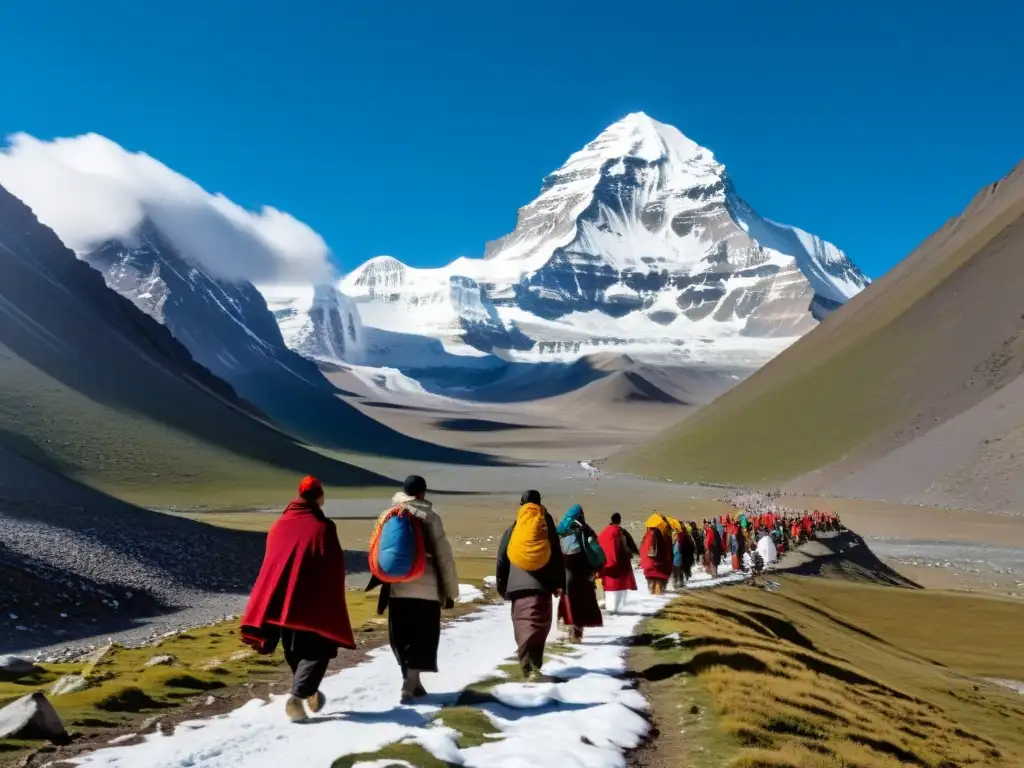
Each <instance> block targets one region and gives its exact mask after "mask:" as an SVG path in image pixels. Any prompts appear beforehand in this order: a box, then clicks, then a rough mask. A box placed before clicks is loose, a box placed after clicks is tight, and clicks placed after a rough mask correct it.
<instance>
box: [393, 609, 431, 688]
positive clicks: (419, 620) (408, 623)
mask: <svg viewBox="0 0 1024 768" xmlns="http://www.w3.org/2000/svg"><path fill="white" fill-rule="evenodd" d="M388 639H389V640H390V642H391V651H392V653H394V654H395V658H396V659H397V660H398V666H399V667H401V668H402V674H403V675H404V674H405V673H406V672H407V671H409V670H413V671H416V672H437V646H438V645H439V644H440V642H441V604H440V603H439V602H438V601H437V600H419V599H417V598H413V597H392V598H391V599H390V600H389V601H388Z"/></svg>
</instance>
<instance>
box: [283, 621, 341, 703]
mask: <svg viewBox="0 0 1024 768" xmlns="http://www.w3.org/2000/svg"><path fill="white" fill-rule="evenodd" d="M281 645H282V647H283V649H284V660H285V661H286V662H288V666H289V667H290V668H291V670H292V696H298V697H299V698H300V699H308V698H309V697H310V696H312V695H313V694H314V693H316V692H317V691H318V690H320V683H322V682H323V679H324V675H326V674H327V665H328V664H330V663H331V659H333V658H334V657H335V656H337V655H338V646H337V644H335V643H333V642H331V641H330V640H328V639H327V638H325V637H321V636H320V635H318V634H316V633H315V632H301V631H299V630H293V629H283V630H281Z"/></svg>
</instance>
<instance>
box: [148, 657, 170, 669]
mask: <svg viewBox="0 0 1024 768" xmlns="http://www.w3.org/2000/svg"><path fill="white" fill-rule="evenodd" d="M173 663H174V657H173V656H170V655H168V654H164V655H163V656H154V657H153V658H151V659H150V660H149V661H147V662H146V663H145V664H144V665H143V666H144V667H147V668H148V667H161V666H168V665H169V664H173Z"/></svg>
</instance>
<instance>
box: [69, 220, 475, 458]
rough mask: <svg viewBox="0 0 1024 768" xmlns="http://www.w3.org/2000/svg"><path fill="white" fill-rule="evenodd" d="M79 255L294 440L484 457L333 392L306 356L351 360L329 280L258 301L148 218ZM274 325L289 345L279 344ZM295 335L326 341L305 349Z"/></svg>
mask: <svg viewBox="0 0 1024 768" xmlns="http://www.w3.org/2000/svg"><path fill="white" fill-rule="evenodd" d="M84 258H85V260H86V261H88V262H89V263H90V264H91V265H92V266H93V267H95V268H96V269H97V270H99V271H100V272H101V273H102V274H103V276H104V279H105V280H106V282H107V285H108V286H109V287H111V288H113V289H114V290H116V291H117V292H118V293H120V294H121V295H122V296H125V297H126V298H128V299H131V301H132V302H133V303H134V304H135V305H136V306H137V307H138V308H139V309H141V310H143V311H144V312H145V313H146V314H148V315H150V316H151V317H153V318H154V319H156V320H158V321H159V322H160V323H162V324H163V325H164V326H166V327H167V328H168V329H169V330H170V331H171V333H172V334H173V335H174V338H176V339H177V340H178V341H180V342H181V343H182V344H183V345H184V346H185V347H186V348H187V349H188V350H189V352H190V353H191V354H192V356H193V357H194V358H195V359H196V360H197V361H199V362H200V363H202V364H203V365H205V366H206V367H207V368H209V369H210V370H211V371H213V372H214V373H215V374H216V375H218V376H220V377H221V378H223V379H224V380H225V381H227V382H229V383H230V384H231V385H232V386H233V387H235V389H237V390H238V392H239V393H240V394H242V395H243V396H244V397H246V398H247V399H248V400H250V401H251V402H253V403H255V404H256V405H257V406H258V407H259V408H260V409H262V410H263V412H264V413H266V414H268V415H269V416H270V417H271V418H272V419H273V420H274V421H275V422H276V423H278V424H280V425H281V426H282V427H284V428H285V429H286V430H288V431H289V432H291V433H292V434H294V435H296V436H298V437H301V438H302V439H303V440H306V441H309V442H311V443H315V444H318V445H324V446H329V447H332V448H335V449H338V450H351V451H356V452H366V453H375V454H381V455H388V456H396V457H402V458H409V459H423V460H425V459H433V460H437V461H442V460H443V461H451V462H455V463H473V464H478V463H489V462H490V459H489V458H488V457H485V456H480V455H477V454H472V453H469V452H463V451H454V450H448V449H444V448H440V447H437V446H434V445H432V444H429V443H425V442H423V441H420V440H416V439H413V438H410V437H408V436H406V435H403V434H401V433H399V432H397V431H395V430H392V429H391V428H389V427H386V426H384V425H383V424H381V423H379V422H377V421H375V420H374V419H372V418H370V417H369V416H366V415H365V414H363V413H361V412H360V411H359V410H358V409H356V408H354V407H352V406H351V405H350V404H348V403H346V402H344V401H343V400H342V399H341V398H340V397H339V396H338V395H339V394H340V393H339V391H338V390H337V388H336V387H335V386H334V385H333V384H331V383H330V382H329V381H328V380H327V379H326V378H325V377H324V375H323V373H322V372H321V371H320V370H319V368H318V367H317V364H316V363H315V362H313V361H312V360H311V359H309V358H312V357H321V358H324V357H334V358H341V357H346V358H351V356H352V355H354V354H355V353H356V350H357V348H358V340H359V337H360V335H361V330H360V327H359V325H358V319H357V316H356V315H355V314H354V313H353V312H351V311H346V309H347V308H348V307H349V305H350V302H349V301H348V300H347V299H346V298H345V297H344V296H342V295H341V294H340V293H338V292H337V290H335V289H334V288H333V287H331V286H327V287H318V288H309V289H305V288H303V289H301V290H299V291H289V290H286V289H279V291H278V293H276V294H275V293H273V292H272V291H270V290H266V298H265V296H264V293H262V292H261V291H259V290H257V289H256V287H255V286H253V284H252V283H250V282H248V281H245V280H229V279H225V278H222V277H218V276H215V275H213V274H211V273H210V271H208V270H207V269H204V267H203V266H202V265H200V264H199V262H198V261H197V260H196V259H192V258H189V257H188V256H187V255H186V254H185V253H183V252H182V251H180V250H179V249H178V248H177V247H175V246H174V245H173V241H172V239H171V238H170V237H169V236H168V234H167V232H165V230H164V229H163V228H162V227H160V226H159V225H157V224H155V223H154V222H153V221H151V220H145V221H143V223H142V224H141V225H140V226H139V227H138V228H137V229H136V230H134V231H133V232H132V233H130V235H128V236H126V237H124V238H121V239H117V240H109V241H107V242H106V243H103V244H102V245H100V246H99V247H97V248H96V249H95V250H93V251H91V252H90V253H87V254H84ZM268 302H269V303H268ZM282 328H284V329H286V330H287V332H288V333H289V341H290V343H291V345H292V346H294V347H295V349H292V348H290V347H289V346H288V345H286V344H285V340H284V337H283V335H282ZM304 338H305V339H307V340H316V342H317V343H318V344H325V345H327V346H326V347H324V348H323V349H321V348H320V347H315V348H314V347H313V346H310V345H309V344H308V343H307V344H306V345H305V346H304V345H303V342H302V339H304ZM296 349H297V350H298V351H296ZM299 352H302V353H304V354H305V355H307V356H303V354H300V353H299Z"/></svg>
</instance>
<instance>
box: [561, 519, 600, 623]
mask: <svg viewBox="0 0 1024 768" xmlns="http://www.w3.org/2000/svg"><path fill="white" fill-rule="evenodd" d="M555 530H556V532H557V533H558V536H559V538H560V541H561V548H562V559H563V562H564V563H565V591H564V592H563V593H562V597H561V599H560V600H559V601H558V618H559V620H560V621H562V622H563V623H564V624H565V626H566V628H567V630H568V633H569V642H570V643H579V642H582V641H583V630H584V629H586V628H587V627H600V626H603V625H604V618H603V617H602V616H601V606H600V605H598V603H597V589H596V587H595V586H594V576H595V575H596V574H597V571H598V568H600V567H602V566H603V565H604V562H602V563H600V565H598V564H596V563H595V561H594V560H593V559H592V558H593V556H594V555H593V554H592V553H593V552H594V549H593V548H594V547H597V551H599V552H600V553H601V560H602V561H603V560H604V559H605V558H604V550H603V549H601V547H600V545H599V544H598V543H597V534H596V533H594V529H593V528H591V527H590V526H589V525H587V521H586V518H585V516H584V514H583V507H581V506H580V505H579V504H574V505H573V506H572V507H570V508H569V510H568V511H567V512H566V513H565V515H564V516H563V517H562V519H561V521H559V523H558V527H557V528H556V529H555Z"/></svg>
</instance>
